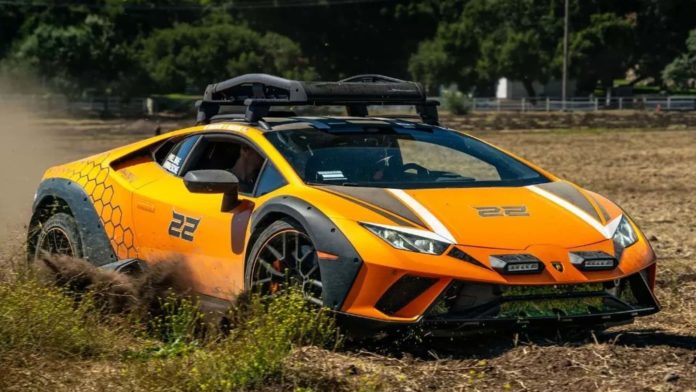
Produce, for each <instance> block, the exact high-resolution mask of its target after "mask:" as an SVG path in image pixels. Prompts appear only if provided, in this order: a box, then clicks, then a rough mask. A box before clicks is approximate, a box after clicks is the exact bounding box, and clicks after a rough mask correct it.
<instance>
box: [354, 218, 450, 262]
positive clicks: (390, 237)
mask: <svg viewBox="0 0 696 392" xmlns="http://www.w3.org/2000/svg"><path fill="white" fill-rule="evenodd" d="M360 224H361V225H363V227H365V228H366V229H367V230H370V231H371V232H372V233H373V234H375V235H376V236H378V237H379V238H381V239H383V240H384V241H386V242H388V243H389V245H391V246H393V247H395V248H396V249H402V250H410V251H412V252H419V253H427V254H431V255H441V254H442V253H443V252H444V251H445V250H447V248H448V247H449V246H450V242H448V241H447V240H445V239H444V238H442V237H440V236H439V235H437V234H435V233H433V232H430V231H426V230H419V229H412V228H408V227H396V226H385V225H378V224H375V223H362V222H361V223H360Z"/></svg>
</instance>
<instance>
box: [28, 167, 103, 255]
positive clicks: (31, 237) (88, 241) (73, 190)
mask: <svg viewBox="0 0 696 392" xmlns="http://www.w3.org/2000/svg"><path fill="white" fill-rule="evenodd" d="M58 212H64V213H67V214H69V215H71V216H72V217H73V218H75V221H76V222H77V226H78V230H79V233H80V239H81V242H82V254H83V255H84V258H85V259H87V260H88V261H90V262H92V263H94V264H96V265H102V264H107V263H111V262H114V261H116V260H117V257H116V254H115V253H114V250H113V248H112V246H111V242H110V241H109V238H108V237H107V235H106V233H105V232H104V226H103V225H102V222H101V219H100V218H99V215H98V214H97V211H96V210H95V208H94V206H93V205H92V200H91V199H90V198H89V196H87V194H86V193H85V191H84V190H83V189H82V187H81V186H79V185H78V184H76V183H75V182H73V181H70V180H67V179H64V178H48V179H45V180H43V181H42V182H41V184H39V188H38V190H37V191H36V198H35V199H34V204H33V206H32V216H31V219H30V221H29V228H28V233H27V257H29V258H31V257H33V254H34V250H35V249H36V248H35V247H36V240H37V237H38V234H39V231H40V229H41V224H42V223H44V222H46V220H48V219H49V218H50V217H51V216H52V215H53V214H55V213H58Z"/></svg>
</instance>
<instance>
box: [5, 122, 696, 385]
mask: <svg viewBox="0 0 696 392" xmlns="http://www.w3.org/2000/svg"><path fill="white" fill-rule="evenodd" d="M464 122H465V121H464ZM455 123H457V124H459V125H462V123H463V122H462V121H459V120H457V121H453V120H451V125H453V126H454V125H455ZM16 124H21V125H22V126H24V127H26V129H31V130H32V132H31V133H30V136H31V137H22V138H18V139H17V140H16V142H17V143H24V144H21V145H20V147H12V148H10V147H9V146H8V145H7V144H3V147H0V148H3V149H6V150H7V151H5V150H3V151H2V152H3V154H2V156H3V161H2V166H3V168H2V172H0V181H2V183H3V188H4V189H5V190H7V189H12V191H11V192H8V193H5V194H4V195H3V197H2V207H3V209H2V214H3V216H2V217H3V218H4V220H5V222H7V223H6V225H5V227H4V232H3V231H0V239H2V241H3V248H4V249H5V250H7V249H8V248H13V247H15V245H16V244H17V241H14V240H13V239H14V238H18V237H21V236H22V235H23V233H22V224H23V223H24V222H26V219H27V214H28V212H29V206H30V202H31V197H32V194H33V188H34V187H35V186H36V184H37V182H38V180H39V177H40V174H41V168H42V167H45V166H47V165H48V164H51V163H54V162H60V161H66V160H69V159H73V158H78V157H81V156H85V155H87V154H89V153H93V152H98V151H101V150H104V149H106V148H109V147H112V146H117V145H120V144H123V143H125V142H128V141H134V140H138V139H140V138H143V137H146V136H148V135H151V134H152V133H153V132H154V128H155V127H156V126H157V124H155V123H153V122H149V121H144V120H139V121H108V122H103V121H94V120H84V121H75V120H60V121H49V120H33V121H32V120H28V119H26V118H24V119H21V118H20V119H19V120H17V122H16ZM160 126H161V127H162V128H163V129H168V128H170V127H174V126H175V124H174V123H166V122H165V123H162V124H160ZM464 128H468V127H467V126H464ZM671 128H672V129H664V128H662V129H661V128H654V129H650V130H636V129H615V130H611V131H609V130H597V129H594V128H588V129H583V130H577V129H576V130H570V131H539V130H535V131H497V132H491V131H484V132H473V134H474V135H476V136H479V137H483V138H484V139H486V140H488V141H491V142H493V143H495V144H497V145H500V146H502V147H504V148H506V149H508V150H510V151H512V152H515V153H517V154H518V155H521V156H523V157H524V158H527V159H530V160H531V161H533V162H535V163H537V164H539V165H540V166H542V167H544V168H546V169H549V170H550V171H552V172H554V173H556V174H557V175H560V176H562V177H565V178H566V179H569V180H571V181H573V182H575V183H577V184H579V185H581V186H583V187H586V188H588V189H590V190H593V191H596V192H599V193H601V194H603V195H605V196H607V197H609V198H611V199H613V200H614V201H616V202H617V203H618V204H620V205H621V206H622V207H623V208H624V209H625V210H627V211H628V212H629V214H631V216H632V217H633V218H634V219H635V220H636V221H637V223H638V224H639V225H640V226H641V228H642V229H643V231H644V232H645V233H646V235H647V236H648V238H650V240H651V241H652V244H653V246H654V248H655V250H656V252H657V255H658V257H659V259H660V266H659V268H658V271H659V273H658V297H659V298H660V300H661V301H662V305H663V306H664V309H663V311H662V312H660V313H658V314H657V315H654V316H649V317H646V318H643V319H640V320H638V321H637V322H636V323H635V324H632V325H628V326H623V327H616V328H613V329H611V330H609V331H608V332H606V333H603V334H601V335H597V336H590V337H582V338H579V339H578V338H576V339H568V338H567V337H561V336H557V337H548V336H547V337H528V336H523V335H514V336H512V335H496V336H487V337H473V338H467V339H458V340H455V341H433V342H423V343H420V344H415V343H410V344H404V345H401V346H398V347H394V346H384V347H372V348H370V349H369V350H367V349H365V348H355V347H353V348H347V349H344V350H342V351H340V352H333V353H332V352H327V351H324V350H321V349H317V348H312V347H308V348H303V349H300V350H298V351H296V352H295V354H294V355H293V356H292V358H291V363H290V364H289V365H288V366H289V367H291V368H294V369H296V370H298V371H299V372H306V373H311V374H317V377H318V378H321V379H325V380H326V384H325V385H326V387H327V388H334V387H336V388H340V389H346V390H353V389H356V390H357V389H361V390H400V391H420V390H482V391H485V390H511V391H518V390H577V391H585V390H587V391H594V390H602V391H616V390H631V391H675V390H679V391H681V390H696V231H695V230H696V128H693V127H691V128H690V127H686V129H674V128H683V127H671ZM0 130H1V131H2V132H3V137H4V135H5V134H6V133H9V132H12V131H13V129H9V128H7V127H3V128H2V129H0ZM24 145H26V146H30V147H31V148H32V149H31V150H23V148H24V147H22V146H24ZM49 145H50V147H51V152H50V154H48V155H46V151H47V150H46V149H45V147H46V146H49ZM36 149H38V150H36ZM37 154H38V155H37ZM8 157H12V158H11V159H8ZM17 170H21V172H19V173H18V172H17ZM77 362H78V361H76V362H74V363H51V364H46V366H45V367H43V368H38V369H31V370H25V369H23V367H22V366H23V365H22V363H17V364H14V365H11V366H9V367H8V368H6V369H4V371H7V372H9V373H11V374H13V375H14V377H15V378H14V379H15V380H17V381H16V384H14V387H15V389H17V390H21V389H24V388H23V386H24V387H27V388H34V389H37V390H38V389H42V388H41V386H43V388H44V389H45V388H47V389H67V390H70V389H82V388H85V389H87V388H89V389H93V388H96V385H102V384H103V385H109V384H110V383H111V382H110V381H109V380H113V378H115V377H118V372H117V370H115V369H114V367H113V366H111V365H109V364H105V363H99V362H97V363H92V362H90V363H77ZM66 368H67V369H71V370H70V372H68V373H66V371H65V369H66ZM32 378H37V379H41V380H45V381H42V383H41V384H36V383H33V382H29V381H28V380H30V379H32ZM22 379H24V380H25V381H27V383H25V384H22V383H21V380H22ZM0 385H3V384H2V383H0ZM22 385H23V386H22ZM4 386H5V388H7V387H8V384H4ZM0 389H1V388H0Z"/></svg>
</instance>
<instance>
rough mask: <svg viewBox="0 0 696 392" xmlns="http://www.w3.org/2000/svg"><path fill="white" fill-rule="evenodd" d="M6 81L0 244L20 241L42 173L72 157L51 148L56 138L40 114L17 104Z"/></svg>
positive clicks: (1, 103)
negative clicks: (48, 129) (47, 128)
mask: <svg viewBox="0 0 696 392" xmlns="http://www.w3.org/2000/svg"><path fill="white" fill-rule="evenodd" d="M12 93H13V91H12V90H11V89H10V88H9V87H8V83H3V80H0V244H2V245H3V246H2V248H3V249H6V248H7V246H5V245H14V244H15V243H19V244H20V246H21V243H20V242H19V241H23V240H24V236H25V232H26V230H25V225H26V224H27V222H28V220H29V217H30V214H31V204H32V200H33V195H34V192H35V190H36V187H37V186H38V184H39V181H40V179H41V176H42V174H43V172H44V171H45V170H46V168H48V167H49V166H51V165H55V164H57V163H60V162H65V161H68V160H71V159H73V158H74V157H72V156H71V154H69V153H68V152H67V151H65V150H62V149H57V148H55V146H56V139H55V137H54V135H51V134H50V133H49V132H48V131H47V130H46V129H45V128H44V126H43V123H42V120H41V117H40V113H36V112H35V111H34V110H32V107H31V106H30V105H27V104H20V103H17V101H18V100H17V99H14V98H13V97H12Z"/></svg>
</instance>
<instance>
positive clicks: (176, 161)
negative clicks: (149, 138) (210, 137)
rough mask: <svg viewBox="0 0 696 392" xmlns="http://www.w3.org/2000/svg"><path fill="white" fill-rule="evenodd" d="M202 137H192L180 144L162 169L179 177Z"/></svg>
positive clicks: (170, 154)
mask: <svg viewBox="0 0 696 392" xmlns="http://www.w3.org/2000/svg"><path fill="white" fill-rule="evenodd" d="M198 139H200V136H198V135H196V136H192V137H189V138H186V139H184V140H182V141H180V142H179V144H177V145H176V146H174V148H172V150H171V151H170V152H169V154H168V155H167V158H166V159H165V160H164V162H162V167H163V168H164V169H165V170H167V171H168V172H170V173H172V174H174V175H177V174H179V171H180V170H181V167H182V166H183V165H184V163H185V161H186V158H187V157H188V155H189V154H190V153H191V150H192V149H193V147H194V146H195V145H196V142H197V141H198Z"/></svg>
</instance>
